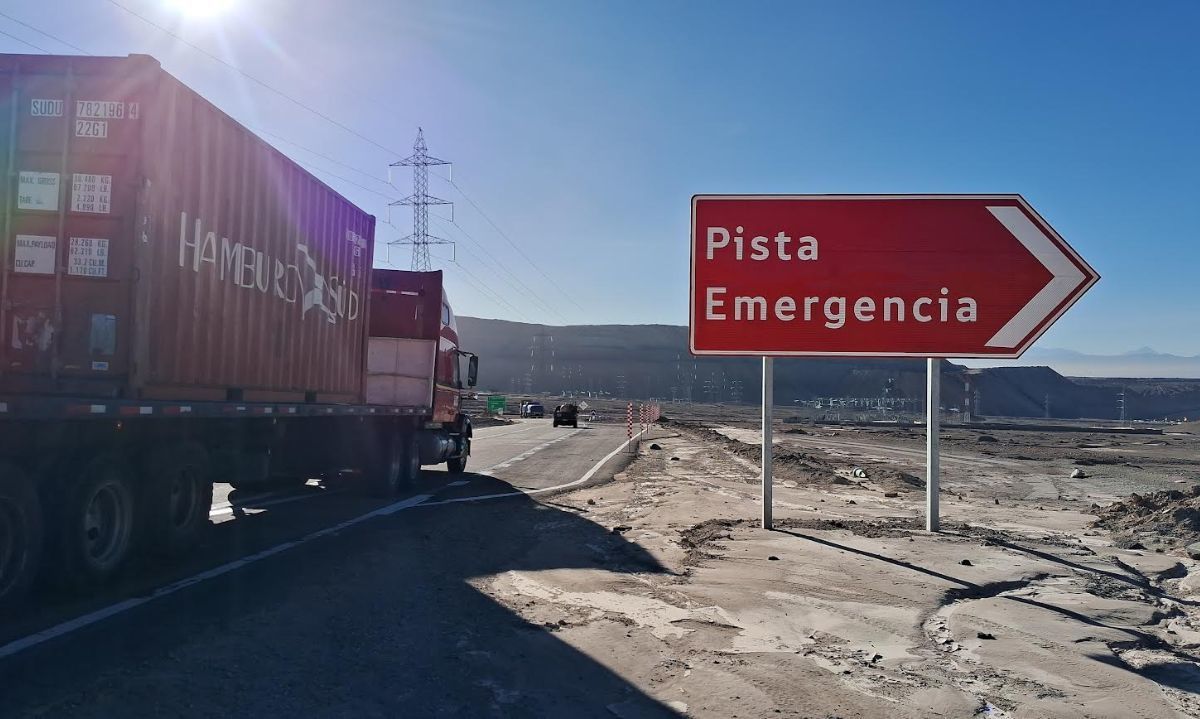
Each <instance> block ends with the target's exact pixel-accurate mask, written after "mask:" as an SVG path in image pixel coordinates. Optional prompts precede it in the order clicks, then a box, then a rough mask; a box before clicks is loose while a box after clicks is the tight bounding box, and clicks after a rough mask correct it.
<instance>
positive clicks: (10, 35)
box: [0, 30, 52, 55]
mask: <svg viewBox="0 0 1200 719" xmlns="http://www.w3.org/2000/svg"><path fill="white" fill-rule="evenodd" d="M0 35H4V36H5V37H11V38H12V39H13V40H16V41H17V42H19V43H21V44H22V45H28V46H29V47H31V48H33V49H34V50H41V51H42V52H44V53H46V54H47V55H50V54H52V53H51V52H50V51H49V50H47V49H46V48H44V47H42V46H40V45H35V44H33V43H31V42H29V41H28V40H22V39H21V38H19V37H17V36H16V35H13V34H12V33H9V32H4V31H3V30H0Z"/></svg>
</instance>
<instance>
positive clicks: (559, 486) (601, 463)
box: [421, 429, 648, 508]
mask: <svg viewBox="0 0 1200 719" xmlns="http://www.w3.org/2000/svg"><path fill="white" fill-rule="evenodd" d="M647 431H648V429H645V430H642V431H641V432H638V433H637V434H635V435H633V436H632V437H630V438H629V439H626V440H625V441H624V442H622V443H621V444H619V445H617V448H616V449H614V450H613V451H611V452H609V453H608V454H606V455H604V458H603V459H601V460H600V461H599V462H596V463H595V464H594V465H592V468H591V469H589V470H588V471H587V472H585V473H584V475H583V476H582V477H580V478H579V479H576V480H573V481H570V482H567V483H565V484H556V485H554V486H553V487H542V488H540V489H517V490H513V491H512V492H498V493H496V494H481V495H478V496H475V497H455V498H454V499H442V500H439V501H437V502H425V503H424V504H422V505H421V507H422V508H424V507H437V506H440V505H443V504H460V503H462V502H481V501H484V500H488V499H502V498H504V497H517V496H521V495H530V494H542V493H543V492H556V491H558V490H560V489H568V488H570V487H575V486H578V485H580V484H583V483H584V482H586V481H588V480H589V479H591V478H592V477H594V476H596V472H599V471H600V468H601V467H603V466H604V465H606V464H608V461H609V460H610V459H612V458H613V457H616V456H617V454H618V453H619V452H620V451H621V450H623V449H625V448H626V447H628V446H629V443H630V442H632V441H633V440H635V439H637V438H639V437H641V436H642V435H643V434H645V433H646V432H647ZM565 436H570V435H565ZM553 441H554V442H557V441H559V440H557V439H556V440H553ZM551 443H553V442H551ZM497 466H499V465H497ZM489 469H491V468H490V467H489ZM484 471H487V470H484Z"/></svg>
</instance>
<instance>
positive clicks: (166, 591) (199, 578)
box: [0, 430, 646, 659]
mask: <svg viewBox="0 0 1200 719" xmlns="http://www.w3.org/2000/svg"><path fill="white" fill-rule="evenodd" d="M576 431H578V430H576ZM645 432H646V430H642V431H641V432H638V433H637V434H635V435H634V436H633V437H631V438H629V439H626V440H625V441H624V442H622V443H621V444H619V445H617V448H616V449H614V450H613V451H611V452H609V453H608V454H607V455H605V456H604V458H603V459H601V460H600V461H599V462H596V464H594V465H592V468H591V469H589V470H588V471H587V472H585V473H584V475H583V476H582V477H580V478H579V479H576V480H574V481H571V482H567V483H565V484H559V485H556V486H553V487H542V488H541V489H529V490H516V491H512V492H502V493H498V494H486V495H482V496H477V497H459V498H457V499H447V500H442V501H439V502H429V501H428V500H429V499H431V498H432V497H433V495H432V494H418V495H415V496H412V497H409V498H407V499H402V500H400V501H398V502H393V503H392V504H389V505H386V506H383V507H380V508H379V509H376V510H372V511H370V512H367V513H366V514H363V515H359V516H358V517H354V518H352V519H347V520H345V521H344V522H339V523H338V524H335V525H332V526H329V527H326V528H324V529H319V530H317V531H315V532H312V533H310V534H306V535H304V536H303V537H301V538H299V539H295V540H292V541H290V542H284V543H283V544H277V545H275V546H274V547H268V548H267V549H264V550H262V551H260V552H255V553H254V554H250V555H247V556H245V557H242V558H240V559H235V560H233V561H232V562H227V563H225V564H222V565H220V566H217V567H213V568H212V569H209V570H206V571H203V572H200V573H199V574H193V575H192V576H190V577H185V578H183V579H180V580H178V581H175V582H172V583H171V584H167V585H164V586H162V587H159V588H158V589H155V590H154V591H153V592H151V593H150V594H148V595H145V596H142V597H134V598H132V599H126V600H124V601H121V602H117V603H116V604H111V605H109V606H107V607H103V608H101V609H97V610H95V611H93V612H89V613H87V614H84V615H81V616H78V617H75V618H73V619H69V620H67V621H65V622H62V623H60V624H56V625H54V626H53V627H49V628H48V629H43V630H42V631H40V632H36V633H34V634H30V635H28V636H25V637H21V638H20V639H14V640H13V641H11V642H9V643H8V644H5V645H4V646H0V659H7V658H8V657H11V656H14V655H17V654H20V653H21V652H23V651H25V650H27V649H31V648H33V647H36V646H38V645H39V644H45V643H46V642H48V641H51V640H52V639H57V638H58V637H61V636H65V635H67V634H70V633H71V632H74V631H77V630H79V629H83V628H84V627H88V626H91V625H93V624H97V623H99V622H102V621H104V620H106V619H109V618H110V617H114V616H116V615H118V614H123V613H125V612H127V611H129V610H130V609H135V608H137V607H140V606H142V605H143V604H149V603H150V602H153V601H155V600H158V599H162V598H163V597H168V596H170V595H172V594H175V593H176V592H179V591H182V590H184V589H187V588H188V587H191V586H194V585H196V584H200V583H202V582H206V581H208V580H210V579H215V578H217V577H220V576H223V575H225V574H229V573H230V572H232V571H235V570H238V569H241V568H242V567H245V566H248V565H251V564H254V563H256V562H259V561H262V560H263V559H267V558H268V557H272V556H274V555H276V554H280V553H282V552H286V551H288V550H289V549H294V548H296V547H299V546H301V545H304V544H308V543H309V542H312V541H313V540H316V539H320V538H322V537H326V536H328V535H331V534H337V533H338V532H340V531H342V530H344V529H348V528H350V527H353V526H355V525H357V524H362V523H363V522H366V521H368V520H371V519H375V518H376V517H385V516H388V515H391V514H395V513H397V512H401V511H403V510H405V509H411V508H413V507H417V506H420V507H436V506H438V505H443V504H457V503H460V502H478V501H482V500H487V499H500V498H503V497H514V496H517V495H531V494H541V493H543V492H553V491H556V490H560V489H567V488H568V487H574V486H577V485H580V484H583V483H584V482H587V481H588V480H589V479H591V478H592V477H594V476H595V475H596V472H599V471H600V468H601V467H603V466H604V465H605V464H607V463H608V461H609V460H610V459H612V458H613V457H615V456H617V453H618V452H620V451H621V450H623V449H625V448H626V447H628V446H629V443H630V442H632V441H633V440H634V439H637V438H638V437H641V436H642V435H643V434H644V433H645ZM574 434H575V432H572V433H570V434H565V435H563V436H561V437H558V438H556V439H553V440H551V441H549V442H547V443H545V445H543V446H542V448H544V447H548V446H550V445H551V444H554V443H556V442H561V441H562V440H564V439H566V438H567V437H570V436H573V435H574ZM530 453H531V452H530ZM509 461H512V460H509ZM313 496H318V495H313ZM304 498H305V499H307V498H308V497H307V496H305V497H304Z"/></svg>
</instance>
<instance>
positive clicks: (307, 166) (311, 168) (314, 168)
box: [292, 158, 396, 201]
mask: <svg viewBox="0 0 1200 719" xmlns="http://www.w3.org/2000/svg"><path fill="white" fill-rule="evenodd" d="M292 162H295V163H296V164H297V165H299V166H301V167H303V168H304V169H306V170H309V171H311V172H319V173H321V174H322V175H327V176H329V177H332V178H334V179H335V180H340V181H342V182H344V183H346V184H347V185H352V186H354V187H357V188H358V189H360V190H363V191H364V192H370V193H371V194H374V195H379V196H380V197H382V198H383V199H385V200H388V201H394V200H395V199H396V197H395V196H394V195H389V194H387V193H385V192H380V191H378V190H375V189H372V188H370V187H367V186H366V185H360V184H358V183H357V182H355V181H354V180H351V179H349V178H346V177H343V176H341V175H338V174H335V173H332V172H330V171H329V170H326V169H325V168H323V167H317V166H316V165H312V164H309V163H307V162H301V161H300V160H297V159H295V158H293V159H292Z"/></svg>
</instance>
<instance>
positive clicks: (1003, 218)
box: [987, 207, 1085, 347]
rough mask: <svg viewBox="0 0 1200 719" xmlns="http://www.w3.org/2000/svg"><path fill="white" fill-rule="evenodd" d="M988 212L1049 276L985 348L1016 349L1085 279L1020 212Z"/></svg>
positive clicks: (991, 209) (994, 209)
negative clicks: (1044, 283)
mask: <svg viewBox="0 0 1200 719" xmlns="http://www.w3.org/2000/svg"><path fill="white" fill-rule="evenodd" d="M988 211H989V212H991V213H992V215H993V216H994V217H995V218H996V219H997V220H999V221H1000V224H1002V225H1004V227H1005V228H1006V229H1007V230H1008V231H1009V232H1011V233H1012V234H1013V237H1016V238H1017V240H1018V241H1020V243H1021V244H1022V245H1024V246H1025V249H1027V250H1029V254H1031V255H1033V256H1034V257H1036V258H1037V261H1038V262H1041V263H1042V266H1043V267H1045V268H1046V269H1047V270H1049V272H1050V274H1051V275H1053V276H1052V277H1051V278H1050V281H1049V282H1047V283H1046V286H1045V287H1043V288H1042V289H1041V291H1040V292H1038V293H1037V294H1036V295H1034V296H1033V299H1031V300H1029V303H1028V304H1026V305H1025V306H1024V307H1022V308H1021V311H1020V312H1018V313H1017V314H1016V315H1014V316H1013V318H1012V319H1011V320H1009V321H1008V322H1007V323H1006V324H1005V325H1004V326H1003V327H1001V328H1000V330H999V331H998V332H996V334H994V335H992V338H991V339H990V340H988V341H987V346H988V347H1016V346H1017V345H1018V344H1020V343H1021V340H1023V339H1025V338H1026V337H1028V336H1029V333H1030V332H1032V331H1033V328H1034V327H1037V325H1038V323H1040V322H1041V321H1042V320H1044V319H1046V318H1047V317H1049V316H1050V313H1052V312H1054V308H1055V307H1058V305H1059V303H1061V302H1062V301H1063V300H1065V299H1066V298H1067V297H1069V296H1070V295H1071V293H1072V292H1074V291H1075V288H1077V287H1079V284H1080V283H1081V282H1083V280H1084V277H1085V275H1084V274H1083V272H1081V271H1080V270H1079V268H1078V267H1076V266H1075V263H1074V262H1072V261H1071V258H1070V257H1068V256H1067V255H1066V254H1065V253H1064V252H1063V251H1062V250H1061V249H1059V247H1058V245H1056V244H1054V242H1053V241H1051V239H1050V238H1049V237H1047V236H1046V233H1045V232H1042V230H1041V228H1039V227H1038V226H1037V225H1035V224H1033V222H1032V221H1030V219H1029V217H1028V216H1026V215H1025V213H1024V212H1022V211H1021V208H1019V207H989V208H988ZM1081 294H1082V293H1081Z"/></svg>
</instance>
